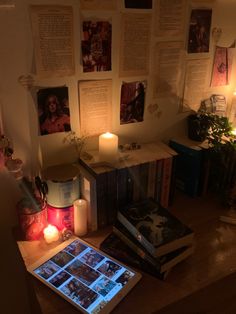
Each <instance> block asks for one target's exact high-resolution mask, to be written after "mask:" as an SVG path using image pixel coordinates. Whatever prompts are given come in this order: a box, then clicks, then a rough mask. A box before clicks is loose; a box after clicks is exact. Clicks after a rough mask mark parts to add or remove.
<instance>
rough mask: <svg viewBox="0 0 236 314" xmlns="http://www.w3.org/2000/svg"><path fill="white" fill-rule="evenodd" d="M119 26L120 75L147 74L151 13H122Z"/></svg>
mask: <svg viewBox="0 0 236 314" xmlns="http://www.w3.org/2000/svg"><path fill="white" fill-rule="evenodd" d="M121 28H122V29H121V43H120V45H121V47H120V76H135V75H147V74H148V65H149V46H150V30H151V15H150V14H141V13H140V14H139V13H136V14H129V13H126V14H123V15H122V24H121Z"/></svg>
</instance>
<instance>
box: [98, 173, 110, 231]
mask: <svg viewBox="0 0 236 314" xmlns="http://www.w3.org/2000/svg"><path fill="white" fill-rule="evenodd" d="M96 182H97V215H98V228H103V227H105V226H106V225H107V224H108V217H107V212H108V208H107V173H101V174H99V175H97V178H96Z"/></svg>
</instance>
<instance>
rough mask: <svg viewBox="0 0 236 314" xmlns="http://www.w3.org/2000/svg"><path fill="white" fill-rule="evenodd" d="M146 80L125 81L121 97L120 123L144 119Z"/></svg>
mask: <svg viewBox="0 0 236 314" xmlns="http://www.w3.org/2000/svg"><path fill="white" fill-rule="evenodd" d="M145 88H146V82H141V81H138V82H130V83H123V84H122V87H121V97H120V124H127V123H135V122H141V121H143V114H144V101H145Z"/></svg>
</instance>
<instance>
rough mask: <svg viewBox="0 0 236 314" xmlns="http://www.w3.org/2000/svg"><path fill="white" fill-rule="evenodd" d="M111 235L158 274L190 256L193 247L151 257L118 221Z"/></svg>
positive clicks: (185, 247)
mask: <svg viewBox="0 0 236 314" xmlns="http://www.w3.org/2000/svg"><path fill="white" fill-rule="evenodd" d="M113 233H114V234H115V235H116V236H117V237H119V238H120V240H121V241H122V242H124V243H125V244H126V245H127V246H128V247H129V248H130V249H131V250H132V251H133V252H135V253H136V254H137V255H138V256H139V257H140V258H142V259H143V260H145V261H146V262H147V263H149V264H151V265H152V266H153V267H155V269H156V270H157V271H158V272H160V273H163V272H165V271H167V270H170V269H171V268H172V267H173V266H175V265H176V264H178V263H180V262H181V261H183V260H184V259H185V258H187V257H188V256H190V255H191V254H192V253H193V251H194V247H193V245H191V246H184V247H181V248H179V249H177V250H175V251H172V252H170V253H168V254H166V255H162V256H159V257H153V256H152V255H151V254H149V253H148V252H147V250H146V249H145V248H144V247H143V246H142V245H141V244H140V242H139V241H138V240H136V238H134V237H133V236H132V235H131V234H130V233H129V231H128V230H127V229H126V228H125V227H124V226H123V225H122V224H121V223H120V222H119V221H116V222H115V224H114V226H113Z"/></svg>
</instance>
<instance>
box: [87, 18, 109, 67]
mask: <svg viewBox="0 0 236 314" xmlns="http://www.w3.org/2000/svg"><path fill="white" fill-rule="evenodd" d="M82 36H83V39H82V41H81V50H82V63H83V72H100V71H110V70H111V38H112V25H111V23H109V22H108V21H84V22H83V31H82Z"/></svg>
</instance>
